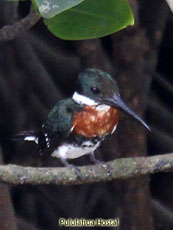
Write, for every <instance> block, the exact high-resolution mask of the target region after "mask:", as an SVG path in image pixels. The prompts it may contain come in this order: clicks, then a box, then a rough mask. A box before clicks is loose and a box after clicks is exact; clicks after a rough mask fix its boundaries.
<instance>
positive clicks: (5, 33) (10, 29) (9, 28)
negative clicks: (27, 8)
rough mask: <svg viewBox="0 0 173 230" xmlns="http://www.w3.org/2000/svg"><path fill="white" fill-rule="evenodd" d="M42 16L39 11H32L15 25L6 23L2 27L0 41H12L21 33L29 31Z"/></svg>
mask: <svg viewBox="0 0 173 230" xmlns="http://www.w3.org/2000/svg"><path fill="white" fill-rule="evenodd" d="M40 18H41V16H40V15H39V14H38V13H36V12H31V13H30V14H28V15H27V16H26V17H25V18H23V19H21V20H20V21H18V22H16V23H14V24H13V25H5V26H4V27H3V28H2V29H0V41H10V40H12V39H14V38H16V37H18V36H19V35H21V33H23V32H25V31H27V30H28V29H30V28H31V27H32V26H33V25H35V24H36V23H37V22H38V21H39V20H40Z"/></svg>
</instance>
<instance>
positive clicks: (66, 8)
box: [34, 0, 134, 40]
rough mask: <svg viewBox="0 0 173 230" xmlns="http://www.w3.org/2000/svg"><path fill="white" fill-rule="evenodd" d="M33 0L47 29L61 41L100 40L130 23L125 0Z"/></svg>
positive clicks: (128, 7) (131, 19) (129, 13)
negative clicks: (99, 38)
mask: <svg viewBox="0 0 173 230" xmlns="http://www.w3.org/2000/svg"><path fill="white" fill-rule="evenodd" d="M34 1H35V3H36V5H37V8H38V10H39V11H40V14H41V15H42V16H43V17H44V23H45V24H46V25H47V27H48V29H49V30H50V31H51V32H52V33H53V34H54V35H55V36H57V37H59V38H61V39H65V40H83V39H91V38H98V37H103V36H106V35H109V34H111V33H113V32H116V31H119V30H121V29H123V28H125V27H127V26H128V25H133V24H134V18H133V14H132V11H131V8H130V6H129V3H128V1H127V0H109V1H107V0H85V1H81V0H74V1H71V0H68V1H67V0H66V1H62V0H59V1H57V0H34ZM55 2H56V4H55ZM57 2H58V4H57ZM43 3H44V4H43ZM72 3H73V4H72ZM79 3H80V4H79ZM74 5H76V6H74ZM73 6H74V7H73Z"/></svg>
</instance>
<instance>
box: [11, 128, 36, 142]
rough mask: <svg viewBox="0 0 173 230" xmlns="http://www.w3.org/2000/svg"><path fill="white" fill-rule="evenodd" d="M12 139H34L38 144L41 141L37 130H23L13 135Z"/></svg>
mask: <svg viewBox="0 0 173 230" xmlns="http://www.w3.org/2000/svg"><path fill="white" fill-rule="evenodd" d="M11 139H12V141H33V142H35V143H36V144H38V143H39V139H40V133H39V132H35V131H23V132H21V133H19V134H17V135H15V136H13V137H12V138H11Z"/></svg>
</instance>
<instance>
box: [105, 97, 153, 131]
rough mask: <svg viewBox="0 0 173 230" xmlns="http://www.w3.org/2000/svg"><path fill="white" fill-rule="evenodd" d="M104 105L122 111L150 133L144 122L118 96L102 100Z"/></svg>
mask: <svg viewBox="0 0 173 230" xmlns="http://www.w3.org/2000/svg"><path fill="white" fill-rule="evenodd" d="M104 103H105V104H107V105H110V106H112V107H115V108H118V109H121V110H122V111H124V112H125V113H127V114H129V115H130V116H132V117H133V118H134V119H136V120H137V121H139V122H140V123H141V124H142V125H143V126H145V128H146V129H148V130H149V131H151V129H150V127H149V126H148V125H147V124H146V123H145V121H143V120H142V118H140V117H139V116H138V115H137V114H136V113H135V112H134V111H133V110H132V109H130V108H129V107H128V106H127V105H126V103H125V102H124V101H123V100H122V99H121V98H120V97H119V96H118V95H116V94H114V96H113V98H106V99H104Z"/></svg>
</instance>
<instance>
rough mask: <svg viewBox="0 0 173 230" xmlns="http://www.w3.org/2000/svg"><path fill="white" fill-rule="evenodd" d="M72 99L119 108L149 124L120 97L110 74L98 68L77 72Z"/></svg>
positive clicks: (93, 104) (80, 102)
mask: <svg viewBox="0 0 173 230" xmlns="http://www.w3.org/2000/svg"><path fill="white" fill-rule="evenodd" d="M73 100H75V101H76V102H77V103H79V104H84V105H88V106H98V105H108V106H111V107H114V108H117V109H120V110H122V111H124V112H125V113H127V114H128V115H130V116H132V117H133V118H134V119H136V120H137V121H139V122H140V123H142V125H144V126H145V127H146V128H147V129H148V130H150V128H149V126H148V125H147V124H146V123H145V122H144V121H143V120H142V119H141V118H140V117H139V116H138V115H137V114H136V113H135V112H134V111H133V110H132V109H130V108H129V107H128V106H127V105H126V103H125V102H124V101H123V100H122V99H121V97H120V93H119V90H118V86H117V83H116V81H115V80H114V79H113V78H112V77H111V75H110V74H108V73H106V72H104V71H102V70H99V69H86V70H84V71H83V72H81V73H80V74H79V77H78V81H77V85H76V91H75V92H74V94H73Z"/></svg>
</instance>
